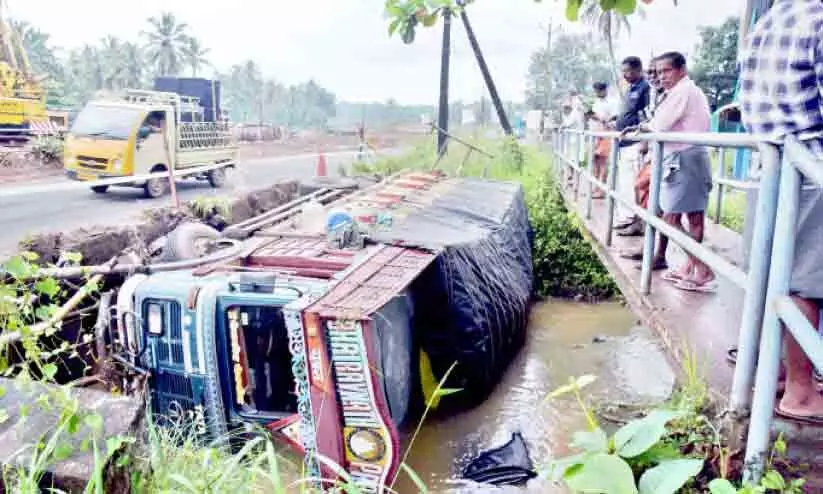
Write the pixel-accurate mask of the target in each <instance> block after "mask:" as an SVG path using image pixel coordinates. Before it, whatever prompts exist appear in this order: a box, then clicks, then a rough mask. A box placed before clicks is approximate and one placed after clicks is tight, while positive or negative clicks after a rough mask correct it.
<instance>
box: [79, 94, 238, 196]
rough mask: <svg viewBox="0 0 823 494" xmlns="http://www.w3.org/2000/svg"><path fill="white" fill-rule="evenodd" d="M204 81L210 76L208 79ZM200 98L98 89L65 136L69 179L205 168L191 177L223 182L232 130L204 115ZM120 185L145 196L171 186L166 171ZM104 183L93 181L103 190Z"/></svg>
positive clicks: (230, 160)
mask: <svg viewBox="0 0 823 494" xmlns="http://www.w3.org/2000/svg"><path fill="white" fill-rule="evenodd" d="M207 82H208V81H207ZM209 114H210V115H216V114H217V113H216V112H215V111H213V110H211V111H210V113H209V112H206V111H205V109H204V107H203V105H202V104H201V102H200V99H199V98H196V97H191V96H185V95H180V94H178V93H171V92H161V91H146V90H136V89H125V90H122V91H116V92H101V93H99V94H98V95H97V96H96V97H95V98H93V99H92V100H91V101H89V103H87V104H86V106H85V107H84V108H83V110H82V111H81V112H80V113H79V114H78V115H77V118H76V119H75V121H74V124H73V125H72V127H71V130H70V132H69V133H68V135H67V136H66V139H65V150H64V167H65V170H66V174H67V176H68V177H69V178H70V179H72V180H80V181H94V180H99V179H105V178H115V177H132V176H134V177H140V176H145V175H148V174H151V173H159V172H172V171H174V172H175V174H177V172H178V171H181V170H186V169H191V168H199V167H205V168H206V169H205V170H204V171H203V172H201V173H197V174H193V175H192V176H193V177H194V178H196V179H201V180H207V181H208V182H209V183H210V184H211V185H212V187H222V186H223V185H224V183H225V181H226V168H229V167H235V166H236V163H237V145H236V142H235V140H234V138H233V137H232V133H231V129H230V128H229V125H228V124H227V123H226V122H223V121H222V120H220V119H217V120H215V119H214V118H212V119H211V120H204V115H209ZM119 185H124V186H129V187H140V188H142V189H143V190H144V192H145V195H146V196H147V197H159V196H162V195H164V194H165V193H166V192H167V191H168V189H169V178H168V177H167V176H155V177H152V178H148V179H146V178H140V179H135V180H134V181H132V182H128V183H123V184H119ZM108 188H109V186H108V185H94V186H92V190H93V191H94V192H96V193H105V192H106V191H107V190H108Z"/></svg>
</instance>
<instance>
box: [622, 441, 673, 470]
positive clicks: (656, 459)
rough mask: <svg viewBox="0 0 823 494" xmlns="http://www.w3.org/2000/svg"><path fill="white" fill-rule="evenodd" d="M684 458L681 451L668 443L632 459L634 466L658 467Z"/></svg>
mask: <svg viewBox="0 0 823 494" xmlns="http://www.w3.org/2000/svg"><path fill="white" fill-rule="evenodd" d="M681 458H683V453H681V452H680V449H679V448H677V447H675V446H674V445H672V444H669V443H667V442H659V443H657V444H655V445H654V446H652V447H651V448H649V449H647V450H646V451H645V452H644V453H643V454H641V455H637V456H635V457H634V458H632V465H646V466H649V465H657V464H658V463H662V462H664V461H667V460H679V459H681Z"/></svg>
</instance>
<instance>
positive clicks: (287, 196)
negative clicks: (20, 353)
mask: <svg viewBox="0 0 823 494" xmlns="http://www.w3.org/2000/svg"><path fill="white" fill-rule="evenodd" d="M298 189H299V185H298V183H297V182H296V181H290V182H281V183H277V184H273V185H271V186H269V187H263V188H260V189H256V190H254V191H252V192H250V193H246V194H243V195H241V196H237V197H234V198H232V199H231V208H230V211H231V215H230V217H229V218H225V219H223V218H220V219H218V220H217V221H219V222H220V226H225V225H228V224H232V223H236V222H240V221H243V220H246V219H248V218H251V217H253V216H256V215H259V214H261V213H264V212H266V211H269V210H271V209H274V208H276V207H277V206H280V205H282V204H285V203H287V202H289V201H291V200H293V199H295V198H297V194H298ZM187 220H197V221H200V219H199V218H198V217H197V215H196V214H195V212H194V204H193V203H191V202H189V203H185V204H184V205H183V206H182V208H181V209H179V210H177V209H174V208H172V207H163V208H153V209H147V210H146V211H144V214H143V218H142V220H141V221H139V222H135V223H134V224H130V225H123V226H118V227H97V228H89V229H86V228H82V229H77V230H72V231H67V232H59V233H47V234H40V235H35V236H34V237H32V238H30V239H28V240H27V241H26V242H25V244H24V245H21V249H23V250H28V251H31V252H35V253H36V254H38V256H39V257H40V259H41V260H42V262H44V263H55V262H57V260H58V259H59V258H60V255H61V253H64V252H77V253H80V254H82V255H83V264H85V265H95V264H103V263H105V262H106V261H108V260H109V259H111V258H112V257H114V256H116V255H118V254H119V253H121V252H122V251H123V250H125V249H126V248H129V247H131V248H136V249H138V250H139V249H144V248H145V247H146V246H148V245H149V244H151V243H152V242H154V241H155V240H157V239H158V238H160V237H161V236H163V235H166V234H167V233H169V232H170V231H171V230H173V229H174V228H175V227H176V226H177V225H179V224H180V223H182V222H183V221H187Z"/></svg>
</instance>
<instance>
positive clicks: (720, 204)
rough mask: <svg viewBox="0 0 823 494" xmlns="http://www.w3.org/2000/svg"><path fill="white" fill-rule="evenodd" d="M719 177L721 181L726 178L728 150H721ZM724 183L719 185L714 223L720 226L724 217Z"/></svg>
mask: <svg viewBox="0 0 823 494" xmlns="http://www.w3.org/2000/svg"><path fill="white" fill-rule="evenodd" d="M718 177H720V179H721V180H722V179H724V178H726V148H720V166H719V172H718ZM723 189H724V185H723V182H718V184H717V204H716V205H715V212H714V222H715V223H717V224H718V225H719V224H720V218H721V217H722V216H723Z"/></svg>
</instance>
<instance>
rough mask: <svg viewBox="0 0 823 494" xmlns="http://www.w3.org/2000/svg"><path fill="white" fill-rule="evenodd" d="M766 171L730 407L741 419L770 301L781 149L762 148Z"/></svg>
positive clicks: (752, 240) (754, 232) (744, 413)
mask: <svg viewBox="0 0 823 494" xmlns="http://www.w3.org/2000/svg"><path fill="white" fill-rule="evenodd" d="M760 157H761V160H762V163H763V173H762V176H761V178H760V184H759V185H760V186H759V192H758V195H757V206H756V208H755V210H754V211H753V213H754V218H753V220H754V222H755V223H754V231H753V233H752V239H751V247H750V249H749V252H750V253H751V254H753V255H749V268H748V275H747V279H746V283H747V286H746V291H745V293H744V295H743V312H742V314H741V318H740V332H739V333H738V336H737V364H736V365H735V368H734V379H733V381H732V390H731V396H730V397H729V406H730V408H731V410H732V412H733V414H734V415H735V418H740V417H743V416H745V415H746V412H747V411H748V407H749V403H750V398H751V391H752V382H753V381H754V367H755V363H756V362H757V346H758V340H759V337H760V328H761V326H762V324H763V311H764V306H765V303H766V288H767V285H768V280H769V278H768V276H769V267H770V266H769V265H770V261H771V257H772V238H774V235H775V231H774V228H775V215H776V213H777V197H778V189H779V185H780V152H779V150H778V149H777V147H775V146H773V145H763V146H761V147H760Z"/></svg>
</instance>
